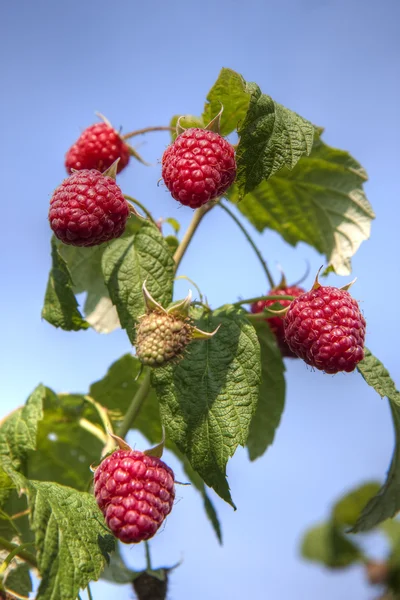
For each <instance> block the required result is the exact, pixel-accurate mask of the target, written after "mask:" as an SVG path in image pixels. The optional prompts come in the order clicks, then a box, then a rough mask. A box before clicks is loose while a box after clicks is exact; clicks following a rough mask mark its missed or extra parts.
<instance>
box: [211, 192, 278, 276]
mask: <svg viewBox="0 0 400 600" xmlns="http://www.w3.org/2000/svg"><path fill="white" fill-rule="evenodd" d="M219 206H220V207H221V208H222V209H223V210H224V211H225V212H227V213H228V215H230V216H231V217H232V219H233V220H234V221H235V223H236V225H237V226H238V227H239V228H240V230H241V231H242V233H243V234H244V236H245V237H246V239H247V241H248V242H249V244H250V246H251V247H252V248H253V250H254V252H255V253H256V254H257V257H258V260H259V261H260V263H261V266H262V268H263V269H264V273H265V275H266V276H267V279H268V282H269V285H270V286H271V288H274V287H275V283H274V280H273V279H272V275H271V273H270V270H269V269H268V267H267V263H266V262H265V260H264V259H263V257H262V254H261V252H260V251H259V249H258V248H257V246H256V245H255V243H254V242H253V240H252V239H251V237H250V235H249V234H248V233H247V231H246V229H245V228H244V227H243V225H242V224H241V222H240V221H239V219H238V218H237V217H236V215H234V214H233V212H232V211H231V210H230V209H229V208H228V207H227V206H226V205H225V204H222V202H220V203H219Z"/></svg>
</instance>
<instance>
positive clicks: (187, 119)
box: [169, 115, 205, 141]
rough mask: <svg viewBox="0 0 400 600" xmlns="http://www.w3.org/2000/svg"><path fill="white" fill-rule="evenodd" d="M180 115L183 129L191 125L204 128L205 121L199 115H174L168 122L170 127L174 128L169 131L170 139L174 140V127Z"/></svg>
mask: <svg viewBox="0 0 400 600" xmlns="http://www.w3.org/2000/svg"><path fill="white" fill-rule="evenodd" d="M180 117H181V120H180V124H181V126H182V127H183V128H184V129H190V128H191V127H200V129H204V127H205V123H204V121H203V119H202V118H201V117H196V116H194V115H182V116H181V115H174V116H173V117H172V119H171V122H170V124H169V125H170V127H173V128H174V131H171V138H172V141H175V140H176V137H177V135H176V131H175V127H176V124H177V122H178V119H179V118H180Z"/></svg>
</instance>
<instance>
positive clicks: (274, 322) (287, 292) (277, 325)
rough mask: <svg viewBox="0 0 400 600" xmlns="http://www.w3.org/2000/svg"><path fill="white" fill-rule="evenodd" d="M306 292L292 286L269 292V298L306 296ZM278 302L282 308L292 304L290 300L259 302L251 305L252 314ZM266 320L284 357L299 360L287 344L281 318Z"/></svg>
mask: <svg viewBox="0 0 400 600" xmlns="http://www.w3.org/2000/svg"><path fill="white" fill-rule="evenodd" d="M304 292H305V290H303V288H300V287H297V286H296V285H292V286H289V287H285V288H273V289H272V290H270V291H269V292H268V294H267V296H300V295H301V294H304ZM276 302H279V304H281V305H282V306H289V304H290V300H259V301H258V302H254V304H252V305H251V308H250V310H251V312H252V313H260V312H262V311H263V310H264V308H268V307H269V306H272V305H273V304H275V303H276ZM265 320H266V322H267V323H268V325H269V326H270V328H271V330H272V332H273V333H274V334H275V336H276V341H277V343H278V346H279V349H280V351H281V353H282V356H286V357H287V358H297V356H296V354H295V353H294V352H292V351H291V350H290V348H289V346H288V345H287V343H286V340H285V331H284V327H283V319H282V318H281V317H268V318H267V319H265Z"/></svg>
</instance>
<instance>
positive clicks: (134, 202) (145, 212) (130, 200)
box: [124, 194, 157, 227]
mask: <svg viewBox="0 0 400 600" xmlns="http://www.w3.org/2000/svg"><path fill="white" fill-rule="evenodd" d="M124 198H125V199H126V200H128V202H132V204H136V206H138V207H139V208H140V210H142V211H143V212H144V214H145V215H146V217H147V218H148V219H149V220H150V221H151V222H152V223H153V224H154V225H155V226H156V227H157V223H156V222H155V220H154V218H153V215H152V214H151V212H150V211H148V210H147V208H146V207H145V206H143V204H142V203H141V202H139V200H136V198H132V196H128V195H127V194H124Z"/></svg>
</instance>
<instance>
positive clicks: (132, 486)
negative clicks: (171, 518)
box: [94, 450, 175, 544]
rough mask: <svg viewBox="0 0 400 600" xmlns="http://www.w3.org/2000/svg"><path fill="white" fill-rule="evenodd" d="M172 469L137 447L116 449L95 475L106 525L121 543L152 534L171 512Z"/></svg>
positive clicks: (172, 500)
mask: <svg viewBox="0 0 400 600" xmlns="http://www.w3.org/2000/svg"><path fill="white" fill-rule="evenodd" d="M174 479H175V477H174V473H173V471H172V470H171V469H170V468H169V467H168V466H167V465H166V464H165V463H164V462H163V461H162V460H160V459H159V458H155V457H154V456H148V455H147V454H144V453H143V452H139V451H138V450H117V451H116V452H113V454H111V455H110V456H108V457H107V458H105V459H104V460H103V462H101V463H100V465H99V466H98V468H97V469H96V471H95V474H94V493H95V497H96V501H97V504H98V505H99V508H100V510H101V511H102V513H103V515H104V516H105V518H106V522H107V525H108V526H109V528H110V529H111V531H112V532H113V534H114V535H115V537H117V538H118V539H119V540H121V542H125V544H137V543H138V542H142V541H143V540H148V539H149V538H151V537H153V535H154V534H155V533H156V531H157V530H158V529H159V527H160V526H161V524H162V522H163V521H164V519H165V517H166V516H167V515H168V514H169V513H170V512H171V509H172V504H173V502H174V498H175V487H174Z"/></svg>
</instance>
